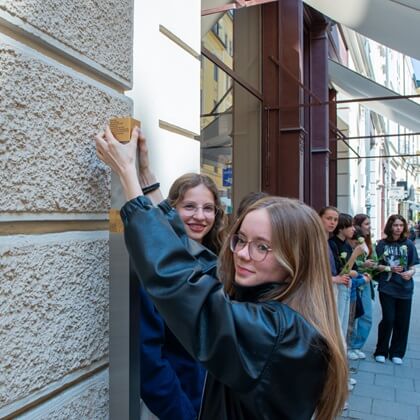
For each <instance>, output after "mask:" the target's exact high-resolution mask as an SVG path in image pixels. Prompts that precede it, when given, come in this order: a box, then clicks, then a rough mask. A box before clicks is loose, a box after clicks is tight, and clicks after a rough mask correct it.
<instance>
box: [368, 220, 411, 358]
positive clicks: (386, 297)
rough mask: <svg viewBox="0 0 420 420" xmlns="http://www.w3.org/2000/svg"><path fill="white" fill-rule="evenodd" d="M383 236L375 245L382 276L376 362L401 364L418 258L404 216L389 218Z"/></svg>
mask: <svg viewBox="0 0 420 420" xmlns="http://www.w3.org/2000/svg"><path fill="white" fill-rule="evenodd" d="M384 233H385V235H386V238H385V239H381V240H380V241H379V242H378V245H377V246H376V252H377V254H378V257H379V258H380V261H379V263H380V265H379V267H378V269H379V271H381V273H380V274H379V276H378V277H377V279H378V281H379V300H380V302H381V307H382V320H381V322H380V323H379V326H378V342H377V344H376V350H375V360H376V361H377V362H379V363H385V360H386V358H387V357H389V358H390V359H391V360H392V362H393V363H395V364H397V365H401V364H402V363H403V357H404V355H405V351H406V348H407V339H408V330H409V327H410V315H411V301H412V298H413V289H414V282H413V276H414V274H415V268H414V266H415V265H416V264H418V263H419V258H418V255H417V250H416V247H415V246H414V244H413V243H412V242H411V241H410V240H409V239H407V233H408V230H407V222H406V220H405V219H404V217H403V216H401V215H400V214H393V215H392V216H390V217H389V219H388V221H387V222H386V225H385V229H384ZM391 336H392V339H391ZM390 341H391V344H390Z"/></svg>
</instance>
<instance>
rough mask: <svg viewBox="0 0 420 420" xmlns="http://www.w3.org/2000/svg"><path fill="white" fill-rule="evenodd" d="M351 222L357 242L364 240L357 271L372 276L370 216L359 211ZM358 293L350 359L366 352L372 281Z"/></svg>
mask: <svg viewBox="0 0 420 420" xmlns="http://www.w3.org/2000/svg"><path fill="white" fill-rule="evenodd" d="M353 223H354V226H355V228H356V229H360V231H359V234H358V238H359V242H360V241H361V243H363V242H364V243H365V246H366V248H365V253H364V254H363V256H362V257H360V258H359V259H358V262H357V263H358V266H359V271H360V272H361V273H367V274H369V275H370V276H371V277H372V276H373V275H374V273H376V268H375V267H376V265H377V261H375V259H376V254H375V248H374V245H373V244H372V236H371V231H370V218H369V216H368V215H367V214H363V213H359V214H356V215H355V216H354V217H353ZM359 293H360V299H361V303H362V305H363V315H361V316H360V317H358V318H356V319H355V322H354V325H353V334H352V337H351V340H350V343H349V347H350V351H349V359H351V360H357V359H366V354H365V353H364V352H363V351H362V350H361V349H362V347H363V346H364V345H365V343H366V341H367V339H368V336H369V333H370V330H371V328H372V300H373V299H374V296H375V291H374V288H373V284H372V282H368V283H366V284H365V285H363V286H361V287H359Z"/></svg>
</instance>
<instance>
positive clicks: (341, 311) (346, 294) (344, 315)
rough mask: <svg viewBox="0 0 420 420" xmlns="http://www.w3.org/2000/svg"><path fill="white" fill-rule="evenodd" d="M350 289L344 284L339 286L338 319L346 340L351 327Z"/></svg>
mask: <svg viewBox="0 0 420 420" xmlns="http://www.w3.org/2000/svg"><path fill="white" fill-rule="evenodd" d="M350 289H351V288H350V287H346V286H345V285H344V284H337V311H338V319H339V320H340V325H341V330H342V332H343V337H344V339H345V337H346V336H347V329H348V326H349V311H350ZM344 341H345V340H344Z"/></svg>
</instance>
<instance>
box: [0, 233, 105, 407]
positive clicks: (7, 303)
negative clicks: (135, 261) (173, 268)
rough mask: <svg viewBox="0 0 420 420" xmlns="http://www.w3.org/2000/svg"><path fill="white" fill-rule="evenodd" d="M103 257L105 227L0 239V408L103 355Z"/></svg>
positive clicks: (87, 364) (101, 357)
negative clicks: (102, 228)
mask: <svg viewBox="0 0 420 420" xmlns="http://www.w3.org/2000/svg"><path fill="white" fill-rule="evenodd" d="M9 239H10V244H9V245H6V243H7V242H9V241H8V240H9ZM108 260H109V250H108V238H107V234H106V233H105V232H104V233H100V232H99V233H95V232H86V233H63V234H52V235H40V237H39V238H36V237H25V236H22V237H15V238H12V237H3V238H2V240H1V242H0V273H1V282H0V307H1V316H0V342H1V343H2V344H1V348H2V350H1V358H0V372H1V380H0V407H2V406H4V405H7V404H10V403H11V402H13V401H15V400H18V399H21V398H23V397H26V396H27V395H29V394H30V393H32V392H34V391H36V390H38V389H40V388H42V387H44V386H46V385H48V384H50V383H52V382H54V381H57V380H58V379H60V378H62V377H63V376H64V375H66V374H68V373H71V372H74V371H77V369H80V368H83V367H86V366H89V365H90V364H91V363H92V362H94V361H97V360H100V359H103V358H104V357H106V356H107V354H108V333H109V331H108V298H109V289H108V276H109V268H108V267H109V261H108Z"/></svg>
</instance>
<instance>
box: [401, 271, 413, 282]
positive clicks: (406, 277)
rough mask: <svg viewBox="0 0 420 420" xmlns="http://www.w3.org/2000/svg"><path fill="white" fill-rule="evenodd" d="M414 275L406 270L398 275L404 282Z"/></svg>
mask: <svg viewBox="0 0 420 420" xmlns="http://www.w3.org/2000/svg"><path fill="white" fill-rule="evenodd" d="M413 275H414V270H408V271H404V272H403V273H400V276H401V277H402V278H403V279H404V280H407V281H408V280H411V278H412V277H413Z"/></svg>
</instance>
